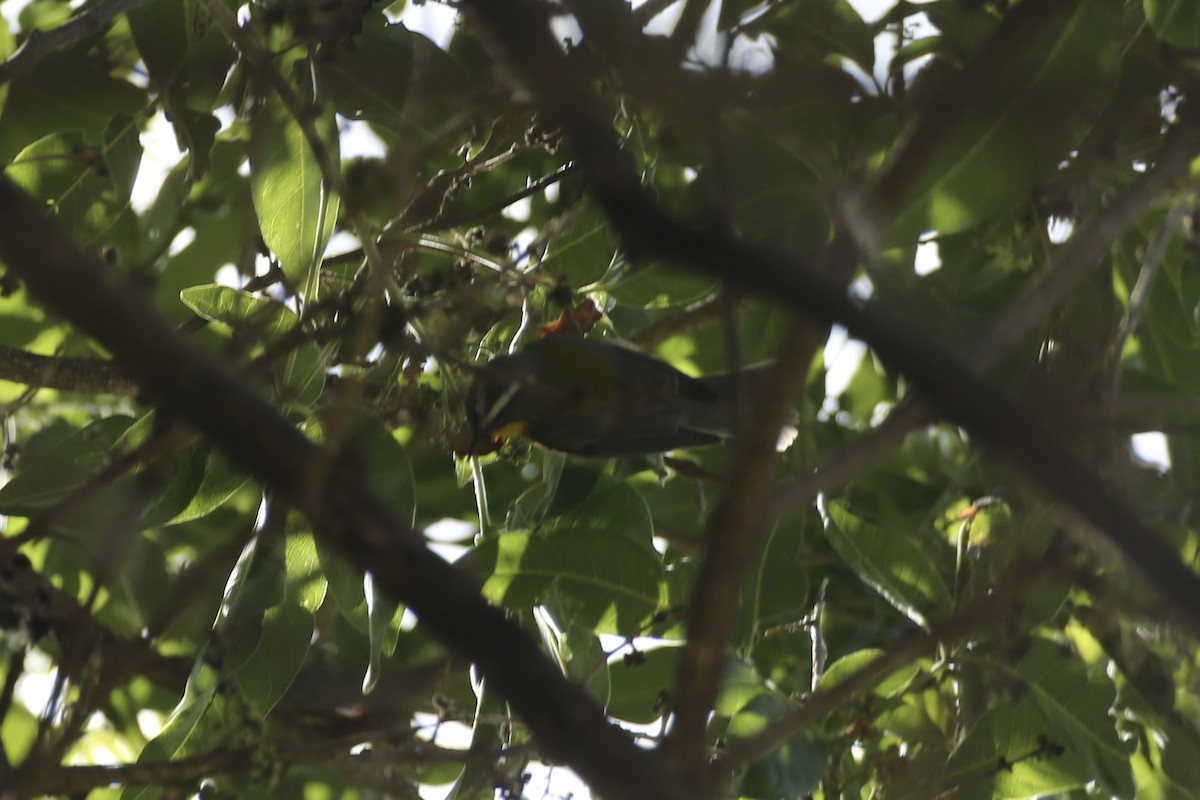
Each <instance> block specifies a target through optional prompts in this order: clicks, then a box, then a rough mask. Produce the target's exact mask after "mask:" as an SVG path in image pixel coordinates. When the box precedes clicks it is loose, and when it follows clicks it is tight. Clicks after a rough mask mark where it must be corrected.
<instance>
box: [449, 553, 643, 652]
mask: <svg viewBox="0 0 1200 800" xmlns="http://www.w3.org/2000/svg"><path fill="white" fill-rule="evenodd" d="M466 561H467V563H468V564H469V565H470V567H471V568H472V569H473V571H474V572H475V573H476V574H477V575H479V576H480V577H481V578H482V579H483V581H484V583H483V594H484V596H485V597H486V598H488V600H490V601H492V602H493V603H496V604H497V605H502V606H504V607H506V608H513V609H527V608H530V607H532V606H533V605H534V604H535V603H541V602H543V601H545V600H546V599H547V597H548V596H549V595H550V593H551V591H553V592H555V593H556V596H557V597H558V598H559V599H560V600H561V602H562V604H563V607H564V608H565V609H566V612H567V613H568V614H569V615H570V619H569V620H566V623H567V624H578V625H583V626H586V627H589V628H591V629H593V630H595V631H597V632H601V633H618V634H626V635H629V634H633V633H636V632H638V630H639V629H640V627H641V625H642V624H643V623H644V622H645V621H646V620H647V619H648V618H649V617H650V615H651V614H653V613H654V611H655V610H657V608H658V605H659V583H660V581H661V579H662V566H661V564H660V563H659V561H658V559H657V558H656V557H655V554H653V553H652V552H649V551H647V550H646V549H645V548H643V547H640V546H638V545H637V544H635V543H633V542H631V541H630V540H629V539H627V538H625V537H624V536H621V535H620V534H619V533H616V532H611V531H610V532H601V531H594V530H582V531H558V532H554V533H549V534H530V533H505V534H502V535H500V536H496V537H493V538H490V539H487V540H485V541H484V542H483V543H481V544H480V545H478V546H477V547H476V548H475V550H474V551H472V552H471V553H470V554H469V555H468V556H467V558H466Z"/></svg>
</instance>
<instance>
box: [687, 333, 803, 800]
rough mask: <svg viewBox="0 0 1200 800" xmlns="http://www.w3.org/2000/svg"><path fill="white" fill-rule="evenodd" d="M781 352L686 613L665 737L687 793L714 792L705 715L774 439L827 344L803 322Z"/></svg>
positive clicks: (738, 447) (755, 549)
mask: <svg viewBox="0 0 1200 800" xmlns="http://www.w3.org/2000/svg"><path fill="white" fill-rule="evenodd" d="M793 327H794V330H793V331H792V333H791V334H790V335H789V337H788V340H787V341H786V342H785V344H784V346H783V348H782V351H781V352H780V354H779V359H778V362H777V364H776V365H775V367H774V369H773V370H772V373H771V379H770V380H769V382H768V383H767V385H766V386H764V387H763V389H762V391H760V392H759V396H757V397H755V398H753V399H752V402H751V410H752V414H751V415H750V417H749V419H750V420H751V423H750V424H749V425H748V426H747V430H745V431H743V432H741V434H742V435H739V436H738V438H737V439H736V440H735V442H734V447H735V450H734V460H733V466H732V468H731V469H730V474H731V475H732V476H733V477H732V484H731V485H730V488H729V491H728V492H727V493H726V494H725V496H724V497H723V498H722V500H721V504H720V505H719V506H718V507H717V509H716V511H715V512H714V513H713V515H712V516H711V517H710V519H709V524H708V551H707V553H706V555H705V558H704V560H703V561H702V562H701V564H700V574H699V575H698V576H697V578H696V589H695V594H694V595H693V597H692V601H691V604H690V607H689V611H688V636H687V643H686V644H685V646H684V650H683V654H682V655H681V656H680V659H679V678H678V680H677V681H676V689H675V696H674V697H673V698H672V711H673V712H674V714H675V721H674V725H673V726H672V728H671V732H670V735H669V737H668V739H667V745H668V747H669V748H670V750H671V756H672V757H673V758H674V760H675V769H676V772H677V774H678V775H679V776H680V778H681V779H682V780H683V781H684V783H685V786H687V789H688V792H689V794H690V795H691V796H692V797H703V796H706V795H708V794H711V792H712V787H711V786H709V785H707V783H708V779H709V778H711V773H710V772H709V771H708V770H707V769H706V766H707V764H708V761H709V757H708V754H707V752H706V747H705V729H706V728H707V725H708V717H709V714H710V712H711V711H712V709H713V706H714V705H715V704H716V701H717V694H718V693H719V692H720V690H721V686H722V685H723V684H724V682H725V671H726V668H727V657H726V653H727V651H728V644H729V636H730V634H731V632H732V631H733V627H734V625H735V624H736V622H737V618H738V614H739V613H740V612H739V607H740V603H739V598H740V595H741V591H742V583H743V581H744V580H745V576H746V571H747V570H748V569H749V566H750V563H751V561H752V560H753V559H754V557H755V556H756V555H757V554H758V553H759V552H760V551H761V550H762V546H763V540H764V539H765V533H766V531H767V530H768V529H769V528H770V524H769V520H768V519H767V516H766V509H767V506H766V502H765V501H766V498H767V494H768V493H769V491H770V486H771V476H772V473H773V472H774V470H775V465H776V460H777V459H776V454H775V442H776V440H777V439H778V437H779V428H780V425H781V423H782V422H783V421H784V419H785V417H786V415H787V412H788V410H789V409H791V408H792V404H793V402H794V398H795V396H796V395H797V394H798V393H799V391H800V389H801V388H802V387H803V386H804V380H805V378H806V377H807V375H808V365H809V364H810V363H811V362H812V358H813V355H814V354H815V353H816V352H817V350H819V349H820V347H821V346H822V345H823V344H824V343H825V337H824V335H822V334H823V331H821V330H818V329H817V328H815V327H814V326H812V325H808V324H806V323H804V322H802V321H800V322H798V323H797V324H796V325H794V326H793Z"/></svg>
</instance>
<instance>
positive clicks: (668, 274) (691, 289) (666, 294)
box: [607, 266, 717, 308]
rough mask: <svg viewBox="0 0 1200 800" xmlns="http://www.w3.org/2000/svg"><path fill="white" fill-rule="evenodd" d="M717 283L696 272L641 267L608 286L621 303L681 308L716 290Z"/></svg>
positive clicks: (639, 306) (608, 289)
mask: <svg viewBox="0 0 1200 800" xmlns="http://www.w3.org/2000/svg"><path fill="white" fill-rule="evenodd" d="M716 288H717V283H716V281H713V280H712V279H711V278H708V277H704V276H701V275H697V274H696V273H694V272H682V271H679V270H674V269H671V268H669V267H657V266H651V267H640V268H637V269H634V270H631V271H629V272H628V273H627V274H626V275H625V276H624V277H622V278H620V279H619V280H618V281H616V282H615V283H613V284H612V285H610V286H608V287H607V291H608V293H609V294H611V295H612V296H613V297H614V298H616V299H617V300H618V301H619V302H621V303H622V304H624V305H628V306H635V307H637V308H678V307H680V306H686V305H688V304H690V303H695V302H697V301H699V300H703V299H704V298H706V297H708V296H710V295H711V294H712V293H713V292H714V291H716Z"/></svg>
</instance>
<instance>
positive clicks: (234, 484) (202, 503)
mask: <svg viewBox="0 0 1200 800" xmlns="http://www.w3.org/2000/svg"><path fill="white" fill-rule="evenodd" d="M249 481H250V478H249V476H247V475H246V473H244V472H242V471H241V470H239V469H237V468H235V467H234V466H233V465H231V464H230V463H229V461H228V460H227V459H226V458H225V456H223V455H222V454H221V453H220V452H218V451H216V450H210V451H209V452H208V454H207V456H206V457H205V459H204V475H203V477H202V478H201V479H200V485H199V486H198V487H197V488H196V492H195V494H194V495H192V499H191V500H190V501H189V502H188V504H187V506H185V507H184V508H183V510H181V511H180V512H179V513H178V514H176V515H175V517H174V518H173V519H171V521H170V524H172V525H174V524H178V523H182V522H191V521H192V520H195V519H200V518H201V517H206V516H208V515H209V514H211V513H212V512H214V511H216V510H217V509H218V508H220V507H221V506H223V505H224V504H225V502H226V501H228V500H229V499H230V498H231V497H233V496H234V495H235V494H237V492H238V490H239V489H241V488H242V487H243V486H245V485H246V484H247V483H249Z"/></svg>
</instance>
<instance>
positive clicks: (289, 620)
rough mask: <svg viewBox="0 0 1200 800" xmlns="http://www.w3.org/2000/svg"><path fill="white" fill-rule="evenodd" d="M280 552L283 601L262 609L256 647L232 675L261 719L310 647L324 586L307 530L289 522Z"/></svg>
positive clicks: (281, 692) (323, 595)
mask: <svg viewBox="0 0 1200 800" xmlns="http://www.w3.org/2000/svg"><path fill="white" fill-rule="evenodd" d="M288 527H289V531H288V533H287V537H286V541H285V543H284V547H283V551H284V552H283V566H284V575H283V578H284V598H283V601H282V602H280V603H278V604H276V605H273V606H271V607H270V608H265V609H262V618H261V628H260V635H259V639H258V643H257V646H256V647H255V649H254V650H253V651H252V652H250V653H249V654H248V656H247V657H246V658H245V660H243V661H242V662H241V663H240V664H239V665H238V667H237V669H236V670H235V671H234V673H233V675H234V678H235V679H236V680H237V683H238V686H239V687H240V688H241V689H242V691H243V692H245V693H246V696H247V698H248V699H249V700H250V701H251V702H252V703H253V707H254V709H255V710H256V712H258V713H259V714H264V715H265V714H266V713H267V712H268V711H270V710H271V708H273V707H274V706H275V704H276V703H278V702H279V700H280V698H282V697H283V694H284V692H286V691H287V689H288V687H289V686H290V685H291V683H292V681H293V680H294V679H295V677H296V673H298V672H299V671H300V667H301V666H302V665H303V664H304V660H305V658H306V656H307V655H308V650H309V647H310V646H311V644H312V634H313V626H314V624H315V622H314V616H315V614H316V612H317V609H318V608H320V606H321V602H322V601H323V600H324V599H325V591H326V588H327V585H328V584H327V582H326V580H325V576H324V575H323V574H322V573H321V570H320V565H319V562H318V559H317V548H316V543H315V542H314V541H313V536H312V533H311V532H309V531H308V530H307V526H306V525H304V524H300V523H291V522H289V525H288Z"/></svg>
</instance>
